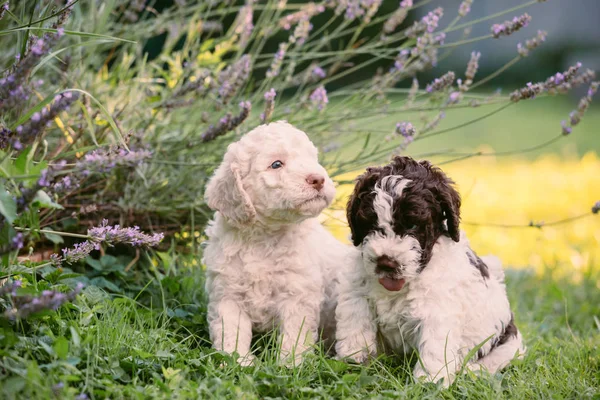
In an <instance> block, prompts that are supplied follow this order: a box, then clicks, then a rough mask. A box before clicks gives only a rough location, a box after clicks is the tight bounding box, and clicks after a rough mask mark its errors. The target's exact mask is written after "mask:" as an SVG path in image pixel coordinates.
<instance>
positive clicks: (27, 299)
mask: <svg viewBox="0 0 600 400" xmlns="http://www.w3.org/2000/svg"><path fill="white" fill-rule="evenodd" d="M81 289H83V284H82V283H81V282H78V283H77V286H76V287H75V289H73V290H72V291H71V292H70V293H62V292H57V291H53V290H44V291H43V292H42V294H41V295H39V296H37V297H33V296H29V295H24V296H15V295H13V296H12V300H13V304H14V307H13V308H10V309H8V310H6V311H5V312H4V317H5V318H8V319H11V320H14V319H26V318H27V317H28V316H30V315H31V314H35V313H38V312H40V311H45V310H58V309H59V308H60V307H61V306H62V305H63V304H65V303H68V302H71V301H73V300H75V298H76V297H77V295H78V294H79V293H80V292H81Z"/></svg>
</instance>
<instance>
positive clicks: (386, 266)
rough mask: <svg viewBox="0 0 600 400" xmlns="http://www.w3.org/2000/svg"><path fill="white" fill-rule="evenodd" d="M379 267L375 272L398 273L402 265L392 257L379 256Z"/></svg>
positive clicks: (377, 262)
mask: <svg viewBox="0 0 600 400" xmlns="http://www.w3.org/2000/svg"><path fill="white" fill-rule="evenodd" d="M376 264H377V267H376V268H375V272H378V273H380V272H396V270H397V269H398V268H400V264H398V262H397V261H396V260H394V259H392V258H391V257H390V256H379V257H377V260H376Z"/></svg>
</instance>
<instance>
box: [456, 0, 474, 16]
mask: <svg viewBox="0 0 600 400" xmlns="http://www.w3.org/2000/svg"><path fill="white" fill-rule="evenodd" d="M472 4H473V0H464V1H463V2H462V3H460V6H459V7H458V15H460V16H461V17H466V16H467V14H468V13H470V12H471V5H472Z"/></svg>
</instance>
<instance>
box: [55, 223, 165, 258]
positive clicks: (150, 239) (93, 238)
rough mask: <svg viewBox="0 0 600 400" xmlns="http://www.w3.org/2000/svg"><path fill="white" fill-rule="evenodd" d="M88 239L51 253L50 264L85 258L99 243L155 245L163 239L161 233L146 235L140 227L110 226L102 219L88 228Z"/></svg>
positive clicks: (98, 247) (109, 244) (138, 245)
mask: <svg viewBox="0 0 600 400" xmlns="http://www.w3.org/2000/svg"><path fill="white" fill-rule="evenodd" d="M88 236H89V239H88V240H86V241H83V242H81V243H76V244H75V245H74V246H73V248H72V249H69V248H65V249H62V256H59V255H58V254H53V255H52V256H51V257H50V259H51V261H52V264H54V265H55V266H60V265H61V264H62V263H63V262H66V263H67V264H73V263H76V262H78V261H81V260H83V259H85V258H86V257H87V256H88V255H89V254H90V253H91V252H92V251H94V250H100V245H101V244H106V245H108V246H114V245H116V244H128V245H131V246H134V247H156V246H158V244H159V243H160V242H161V241H162V240H163V238H164V235H163V234H162V233H155V234H153V235H147V234H145V233H143V232H141V231H140V228H139V227H137V226H134V227H133V228H121V226H120V225H114V226H110V225H108V220H106V219H104V220H102V223H101V224H100V226H98V227H95V228H91V229H89V230H88Z"/></svg>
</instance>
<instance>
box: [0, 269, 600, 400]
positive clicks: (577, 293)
mask: <svg viewBox="0 0 600 400" xmlns="http://www.w3.org/2000/svg"><path fill="white" fill-rule="evenodd" d="M551 275H552V274H551V272H548V273H547V274H546V275H545V276H541V277H539V276H534V275H532V274H531V273H529V272H527V271H516V270H511V271H509V273H508V292H509V296H510V298H511V301H512V307H513V310H514V311H515V316H516V321H517V324H518V326H519V327H520V329H521V330H522V332H523V336H524V337H525V341H526V343H527V346H528V348H529V351H528V353H527V355H526V357H525V358H524V360H522V361H517V362H515V363H514V365H512V366H511V367H509V368H508V369H507V370H505V371H503V372H502V373H498V374H496V375H494V376H483V377H480V378H476V377H474V376H462V377H460V378H459V379H458V380H457V381H456V383H455V385H453V386H452V387H451V388H450V389H449V390H445V389H443V388H441V387H439V386H436V385H434V384H417V383H414V382H413V381H412V378H411V376H410V369H411V365H412V364H414V362H415V361H416V358H415V357H414V356H413V357H411V358H409V359H401V358H393V357H387V358H386V357H381V358H379V359H377V360H375V361H373V362H372V363H371V364H370V365H369V366H357V365H349V364H346V363H343V362H339V361H335V360H333V359H331V358H330V357H327V356H325V355H323V353H322V352H321V351H320V350H318V351H316V352H315V355H314V356H311V357H309V359H308V360H307V361H306V362H305V363H304V364H303V365H302V366H301V367H299V368H295V369H288V368H285V367H282V366H279V365H277V363H276V362H275V361H274V360H275V354H274V350H273V349H272V347H271V346H268V345H267V346H265V345H264V343H269V342H270V338H269V337H268V336H267V337H265V338H262V339H260V338H259V340H258V343H260V344H258V345H257V346H256V349H255V351H256V353H257V354H259V360H260V362H259V364H258V366H256V367H248V368H242V367H240V366H238V365H237V364H235V363H234V362H233V361H232V359H231V358H230V357H227V356H225V355H222V354H219V353H216V352H215V351H213V350H211V349H210V346H209V342H208V337H207V331H206V326H205V321H204V310H205V302H204V295H203V289H202V287H203V285H202V283H203V276H202V271H201V270H200V269H198V268H184V267H181V268H178V269H172V270H171V276H169V277H162V278H161V275H159V274H156V277H157V279H156V280H154V281H153V282H152V283H150V284H149V285H148V287H147V288H146V290H147V291H155V293H156V294H157V296H156V297H153V298H152V299H154V300H148V299H147V300H148V301H149V303H152V302H153V301H158V305H157V304H154V305H155V307H146V306H143V305H142V304H140V303H137V302H136V301H135V300H132V299H131V298H128V297H122V298H119V297H117V298H112V299H111V298H109V297H108V296H106V295H103V294H102V292H101V291H100V290H99V289H97V288H96V287H91V288H90V289H86V290H85V291H84V293H83V295H81V296H80V297H79V301H78V302H77V303H76V305H74V306H70V309H69V308H63V309H61V310H59V311H58V313H57V314H56V315H48V316H46V317H43V318H41V319H37V320H34V321H32V322H30V323H31V324H32V325H31V326H30V328H34V329H29V330H27V331H28V332H33V333H32V336H29V337H27V336H20V334H19V333H18V332H20V331H23V330H22V329H16V331H17V336H14V337H7V336H6V335H8V332H11V331H12V330H3V331H2V332H4V333H3V335H4V336H3V337H2V342H4V343H5V344H4V345H3V347H2V350H0V387H1V389H0V393H2V395H3V397H4V398H27V399H34V398H35V399H37V398H53V397H54V396H55V395H54V394H53V389H52V388H53V386H54V385H56V384H58V383H59V382H62V383H64V385H65V386H64V388H63V389H61V390H60V392H59V393H58V392H57V394H56V398H74V397H76V396H78V395H79V394H80V393H86V394H87V395H89V396H90V397H91V398H111V399H119V398H139V399H146V398H169V399H180V398H181V399H183V398H218V399H221V398H232V399H238V398H245V399H252V398H261V399H262V398H431V399H438V398H447V399H454V398H469V399H471V398H477V399H492V398H510V399H532V398H572V399H581V398H596V399H597V398H598V396H600V349H599V346H600V321H599V320H598V316H599V315H600V290H598V289H599V288H598V282H599V281H600V273H598V272H593V273H588V274H587V275H586V276H585V277H584V278H583V280H581V281H580V282H578V283H573V282H572V281H571V280H569V279H564V278H563V279H555V278H553V277H552V276H551ZM159 281H160V282H161V285H156V282H159ZM9 336H10V335H9ZM7 342H13V343H15V342H16V343H15V345H14V346H10V348H9V347H8V346H6V343H7Z"/></svg>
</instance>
